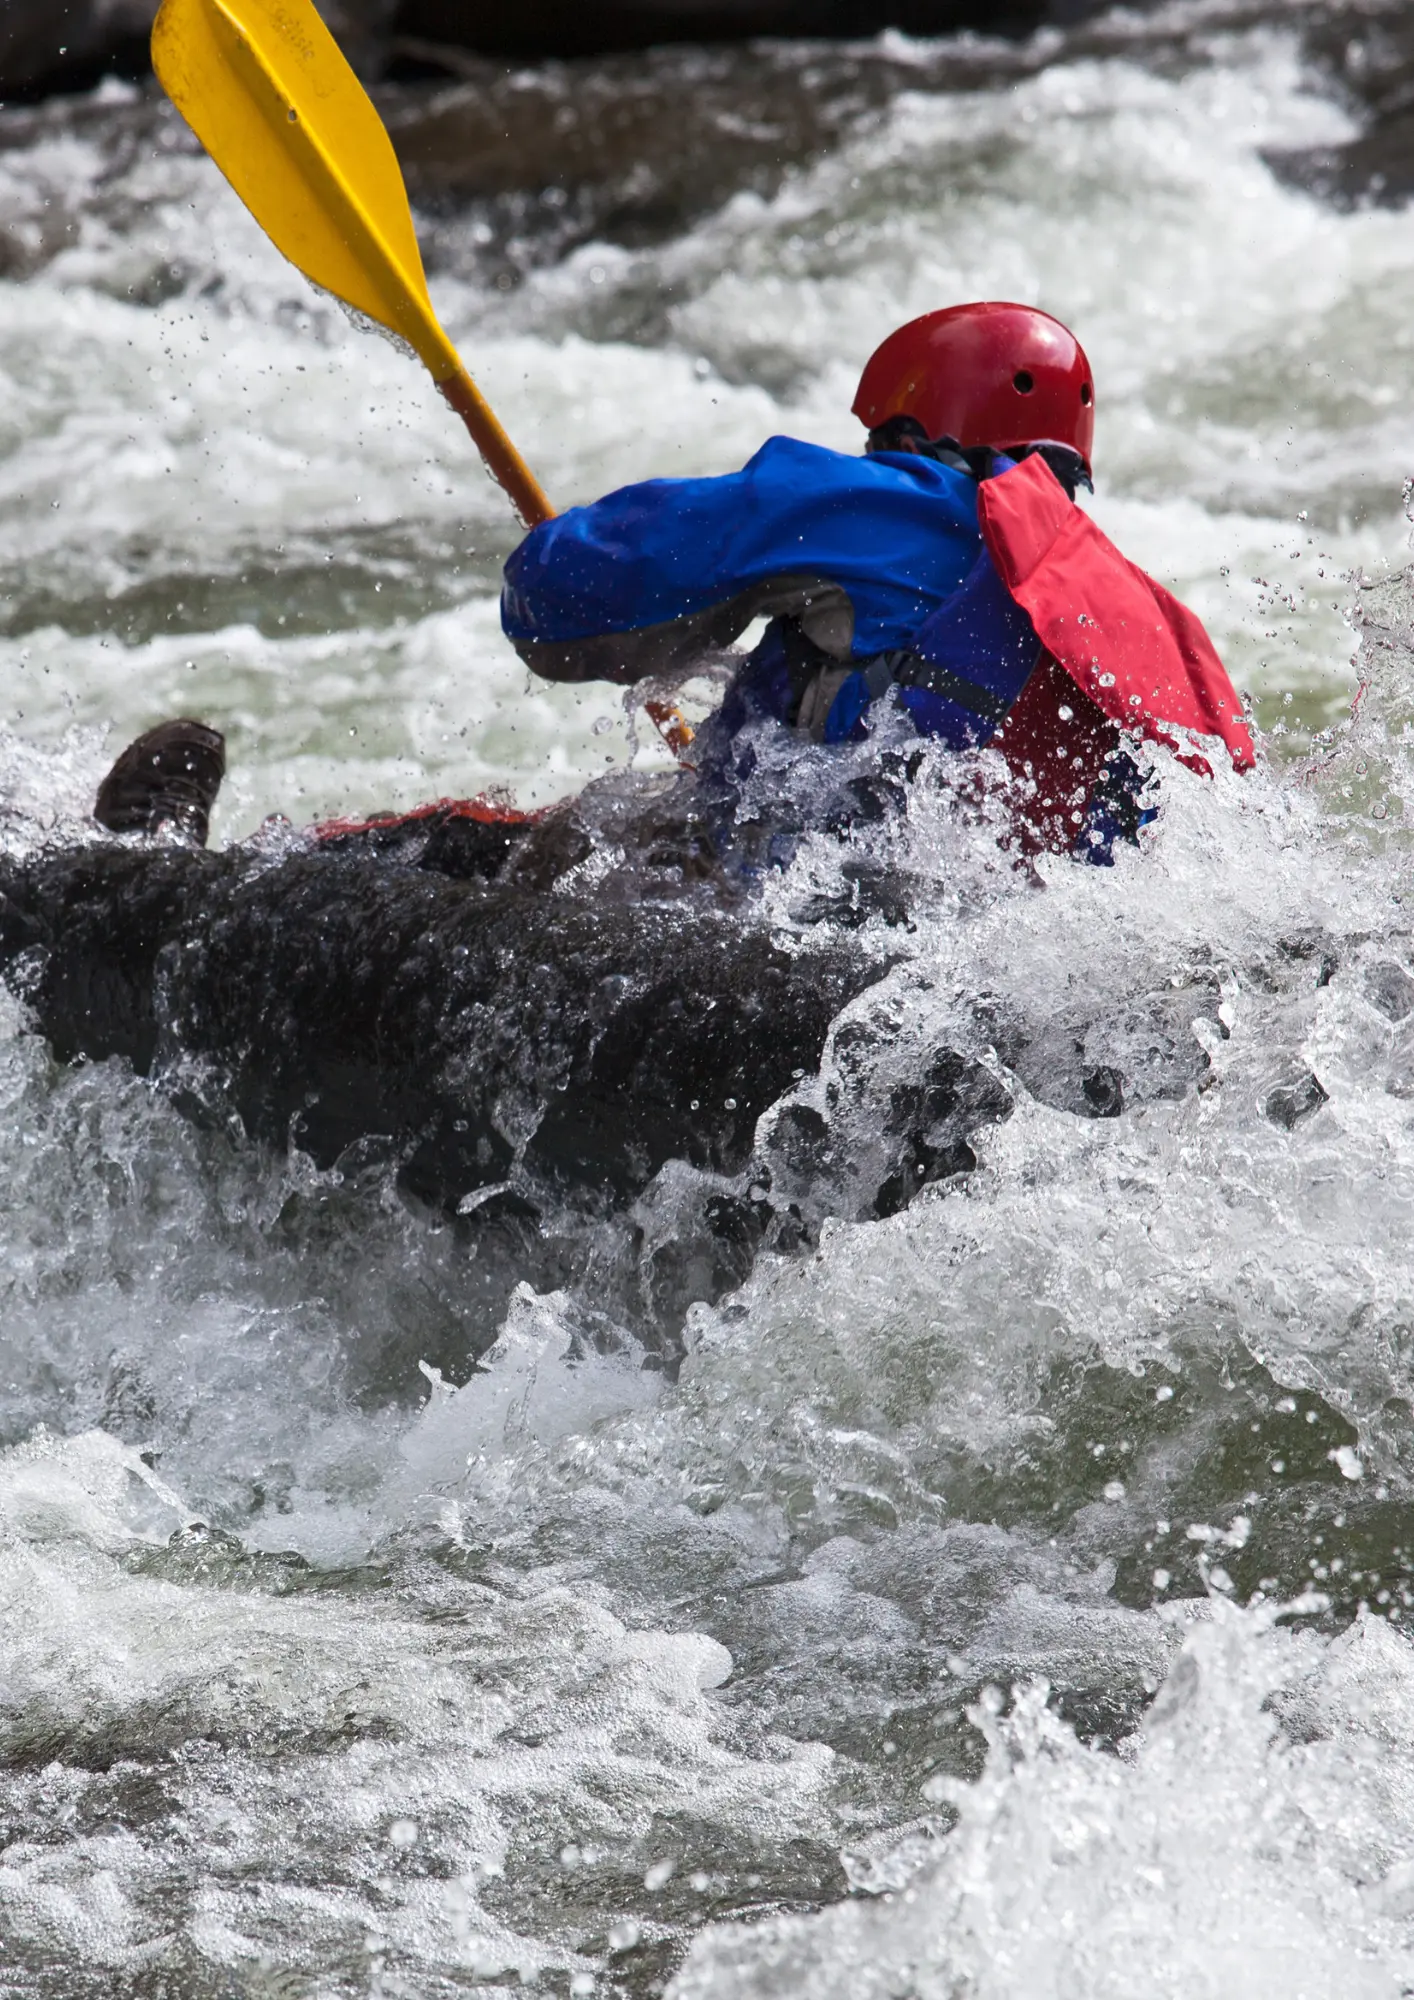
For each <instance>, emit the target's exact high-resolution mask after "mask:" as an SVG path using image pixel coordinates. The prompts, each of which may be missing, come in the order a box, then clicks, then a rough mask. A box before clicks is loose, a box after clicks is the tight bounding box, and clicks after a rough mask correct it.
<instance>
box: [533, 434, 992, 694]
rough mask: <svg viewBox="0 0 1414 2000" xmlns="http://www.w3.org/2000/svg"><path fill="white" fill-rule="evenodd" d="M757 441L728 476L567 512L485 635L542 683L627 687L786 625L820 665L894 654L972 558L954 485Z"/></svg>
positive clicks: (781, 442)
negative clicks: (503, 641)
mask: <svg viewBox="0 0 1414 2000" xmlns="http://www.w3.org/2000/svg"><path fill="white" fill-rule="evenodd" d="M917 465H918V468H919V469H918V470H917V471H915V470H913V469H912V467H911V466H909V465H903V466H900V465H899V464H898V463H895V464H893V465H885V464H880V463H878V462H876V461H871V460H868V459H854V458H848V457H846V456H845V455H844V454H842V453H840V452H833V451H826V450H824V449H822V448H820V447H818V446H814V445H806V444H801V443H799V442H798V441H796V440H794V439H790V438H772V439H771V440H770V441H769V442H768V443H767V444H765V445H764V446H763V447H762V448H761V450H760V451H759V452H757V454H756V455H755V457H754V458H753V459H751V461H750V462H749V463H748V464H747V465H745V466H744V467H743V468H742V470H741V471H740V472H733V473H727V474H724V475H723V476H721V477H719V478H715V479H655V480H648V481H645V482H644V483H642V484H640V485H636V486H626V487H623V488H621V489H620V490H619V491H618V492H615V493H610V494H608V495H606V496H605V498H604V499H602V500H596V501H595V502H593V503H592V505H590V506H587V507H575V508H571V509H570V510H569V511H568V512H567V513H564V514H561V515H559V516H558V517H557V518H556V519H554V520H552V521H546V522H544V523H542V524H541V526H539V527H538V528H535V529H534V530H532V532H531V533H530V534H529V535H527V536H526V538H525V540H524V541H523V542H522V543H521V545H520V547H519V548H518V549H516V550H515V552H514V553H513V554H512V556H511V557H510V559H509V560H508V562H507V564H506V569H505V587H504V590H503V591H502V596H501V622H502V625H503V627H504V629H505V632H506V635H507V637H508V638H509V639H510V640H511V643H512V644H513V645H514V646H515V648H516V651H517V652H518V653H519V654H520V656H521V658H522V659H523V660H524V661H525V662H526V664H527V665H528V666H530V667H531V668H533V669H534V671H535V672H536V673H539V674H541V675H543V676H545V677H546V678H547V679H550V680H571V681H580V680H609V681H617V682H620V683H627V682H632V681H636V680H641V679H643V678H644V677H645V676H647V675H650V674H665V673H673V672H676V671H679V670H681V669H682V668H684V667H689V666H691V664H692V663H693V661H694V660H695V659H698V658H701V657H702V656H703V655H705V654H709V653H711V652H712V651H714V650H718V649H721V648H724V647H726V646H729V645H731V643H732V641H733V640H735V639H737V638H738V637H740V635H741V633H742V632H744V631H745V629H746V627H747V626H748V625H749V624H750V623H751V622H752V620H753V619H755V618H760V617H779V616H792V617H796V618H798V619H799V620H800V622H801V625H802V628H803V629H804V630H805V631H806V633H807V634H808V636H809V637H810V638H811V639H812V640H813V641H814V643H815V644H816V645H818V646H820V647H821V648H822V649H823V650H824V651H825V652H827V653H829V654H830V655H831V656H832V657H834V658H836V659H840V660H842V661H848V660H851V659H852V658H854V657H857V656H859V655H861V654H862V653H872V652H875V651H879V650H882V649H884V648H885V647H887V646H889V645H897V644H901V643H903V641H904V640H905V638H906V637H907V635H908V633H909V632H911V631H912V630H913V629H914V628H915V627H916V625H917V624H918V622H919V620H920V618H921V617H923V616H926V614H927V612H928V610H929V609H931V608H932V606H933V604H934V603H936V602H939V601H941V599H942V597H944V596H946V595H947V593H948V592H949V591H951V590H952V589H954V588H955V587H956V585H957V583H958V581H960V579H961V577H962V576H963V575H964V574H965V573H966V571H967V569H968V568H969V567H970V564H971V562H972V560H973V558H974V556H975V553H976V550H977V547H978V531H977V526H976V500H975V489H974V488H973V487H972V485H971V482H970V481H969V480H965V479H963V478H962V477H961V476H960V475H958V474H956V473H952V472H950V471H948V470H947V469H946V468H943V467H940V466H935V465H932V464H931V463H929V462H928V461H925V460H921V459H920V460H919V461H917Z"/></svg>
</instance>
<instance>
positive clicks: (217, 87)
mask: <svg viewBox="0 0 1414 2000" xmlns="http://www.w3.org/2000/svg"><path fill="white" fill-rule="evenodd" d="M152 66H153V68H154V69H155V70H156V72H157V75H158V77H159V79H160V81H161V84H162V88H163V89H164V90H165V91H166V93H167V95H168V96H169V97H170V98H171V100H172V102H173V103H174V104H175V105H176V107H177V109H178V110H179V111H180V112H181V114H182V116H183V118H185V119H186V121H187V123H188V125H190V126H191V128H192V130H193V132H195V133H196V136H197V137H198V139H200V141H201V143H202V144H203V146H205V148H206V150H207V152H208V153H209V154H210V155H211V157H212V159H213V160H214V161H215V162H216V164H217V166H218V167H219V168H220V169H221V171H222V173H223V174H224V175H225V176H226V179H227V180H228V181H229V182H230V183H231V186H232V187H233V188H234V189H235V191H236V193H237V194H238V195H239V196H240V198H241V200H242V201H243V202H244V203H245V205H246V207H247V208H248V209H249V210H250V212H251V214H252V215H253V216H254V217H255V219H256V221H257V222H258V223H259V224H260V226H261V228H262V229H263V230H264V231H265V233H266V235H267V236H268V237H269V238H270V240H271V242H272V243H274V244H275V246H276V248H277V249H279V250H282V251H283V252H284V254H285V255H286V256H287V257H288V258H289V260H290V262H291V263H292V264H295V265H297V266H298V267H299V269H300V270H301V271H303V272H304V274H305V276H306V277H307V278H310V279H312V280H313V281H314V283H315V284H316V285H320V286H322V287H323V289H324V290H325V291H326V292H333V293H334V295H335V297H336V298H340V299H342V300H343V301H344V302H345V304H347V305H350V306H352V307H353V309H354V310H355V311H356V312H359V313H362V314H364V315H365V317H367V318H368V319H372V320H376V321H377V322H378V324H379V325H380V326H385V327H387V328H388V329H389V331H390V332H392V333H396V334H399V335H401V337H402V338H403V339H404V340H405V341H406V342H407V343H408V345H409V346H410V347H411V348H412V349H413V350H414V351H415V352H416V354H417V355H418V357H419V359H420V360H421V361H422V362H423V363H424V364H425V365H426V367H427V369H428V370H429V372H430V374H431V376H432V379H433V381H434V382H435V383H436V384H437V386H438V388H439V389H440V390H441V391H442V394H443V395H444V396H445V397H446V399H447V401H448V402H449V403H450V404H451V406H452V408H453V409H454V410H455V411H456V412H457V415H458V416H459V417H461V419H462V420H463V422H464V423H465V425H466V427H467V429H468V430H469V431H470V432H471V435H472V440H473V442H474V443H475V445H476V448H477V450H478V451H479V452H480V453H481V456H482V458H483V460H484V461H485V464H486V469H487V471H488V472H489V473H490V474H491V476H492V478H493V479H496V480H499V482H500V484H501V485H502V486H503V487H504V488H505V491H506V493H507V494H508V496H509V498H510V502H511V505H512V506H513V507H514V508H515V510H516V512H517V514H519V516H520V518H521V520H522V521H523V522H524V523H525V525H526V526H527V527H533V526H534V525H535V523H536V522H537V521H547V520H549V519H550V517H551V516H552V515H553V513H554V511H555V510H554V508H553V507H551V505H550V503H549V501H548V500H547V499H546V498H545V495H544V494H543V493H542V492H541V490H540V487H539V485H538V484H537V482H536V480H535V478H534V475H533V474H532V473H531V471H530V469H529V467H528V466H527V465H526V463H525V461H524V459H523V458H522V457H521V455H520V453H519V452H518V451H517V450H516V448H515V446H514V445H513V444H512V443H511V441H510V439H509V438H508V437H507V436H506V433H505V432H504V431H503V430H502V428H501V425H500V423H499V422H498V420H497V417H496V414H495V412H494V411H493V410H492V408H491V406H490V404H489V403H488V402H487V401H486V399H485V397H484V396H483V395H482V394H481V391H480V390H479V389H478V388H477V386H476V384H475V383H474V382H473V381H472V379H471V377H470V376H469V375H468V374H467V372H466V370H465V368H463V367H462V364H461V361H460V359H459V358H458V355H457V351H456V349H455V348H454V347H453V346H452V343H451V341H450V340H448V338H447V336H446V334H445V333H444V332H443V331H442V328H441V326H440V325H439V324H438V321H437V315H436V314H435V313H434V312H433V310H432V301H431V300H430V299H429V298H428V296H427V280H426V278H425V277H424V275H423V270H422V257H421V254H420V252H419V250H418V247H417V237H416V236H415V234H414V233H413V226H412V215H411V213H410V211H409V209H408V199H407V191H406V189H405V188H404V186H403V177H402V174H401V172H400V171H399V168H398V162H397V157H396V155H395V154H394V152H393V146H392V141H391V140H390V139H389V137H388V134H387V132H386V131H385V130H384V129H383V122H382V120H381V119H380V118H379V116H378V113H377V112H376V111H375V110H374V108H373V106H372V104H371V103H370V102H369V100H368V96H367V94H366V92H365V91H364V89H363V86H362V84H360V82H359V80H358V78H357V77H356V76H355V75H354V73H353V71H352V70H351V69H350V68H349V66H348V63H347V62H346V61H345V60H344V57H343V54H342V53H341V51H340V49H339V46H338V43H337V42H336V41H335V40H334V37H333V36H332V35H331V34H330V33H329V30H328V29H327V28H326V27H325V25H324V23H323V21H321V20H320V18H319V16H318V14H317V13H316V12H315V10H314V7H313V5H312V4H311V0H162V8H161V11H160V13H159V14H158V16H157V19H156V22H155V23H154V24H153V29H152Z"/></svg>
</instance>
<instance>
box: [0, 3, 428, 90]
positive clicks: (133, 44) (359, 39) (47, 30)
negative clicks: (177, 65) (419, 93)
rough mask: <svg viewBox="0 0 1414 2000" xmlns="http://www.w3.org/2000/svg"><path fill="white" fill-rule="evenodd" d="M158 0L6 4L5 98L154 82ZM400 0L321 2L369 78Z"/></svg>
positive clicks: (0, 38) (0, 74)
mask: <svg viewBox="0 0 1414 2000" xmlns="http://www.w3.org/2000/svg"><path fill="white" fill-rule="evenodd" d="M157 6H158V0H58V4H57V5H56V4H55V0H3V4H0V97H5V98H37V97H46V96H48V95H50V94H51V93H52V92H54V91H72V90H89V89H91V88H92V86H93V85H94V84H95V83H97V82H98V81H99V80H100V79H101V78H102V77H105V76H118V77H128V78H133V79H136V78H138V77H143V76H146V75H147V73H148V69H149V67H150V65H149V61H148V37H149V36H150V34H151V32H152V23H153V19H154V17H155V16H156V13H157ZM396 6H397V0H319V9H320V12H321V13H322V14H323V15H324V17H325V19H326V20H327V21H328V23H329V25H330V27H331V28H332V29H333V30H334V33H335V34H336V35H337V36H338V38H339V41H340V42H341V44H342V45H343V48H344V52H345V54H346V55H347V56H348V58H349V60H350V62H352V64H353V66H354V68H355V69H357V70H358V71H359V73H360V74H361V75H364V76H375V75H378V74H380V73H381V71H382V69H383V67H384V64H385V62H386V60H387V38H388V33H389V31H390V29H391V27H392V25H393V15H394V11H395V9H396Z"/></svg>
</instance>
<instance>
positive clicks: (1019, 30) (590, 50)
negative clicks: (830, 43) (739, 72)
mask: <svg viewBox="0 0 1414 2000" xmlns="http://www.w3.org/2000/svg"><path fill="white" fill-rule="evenodd" d="M1077 11H1078V10H1077ZM1056 18H1057V14H1056V11H1055V10H1053V8H1052V6H1051V4H1050V0H981V3H980V4H979V0H886V4H883V5H880V4H879V0H521V4H520V5H519V6H517V7H501V8H495V7H488V8H477V9H475V10H473V9H470V8H468V7H466V6H464V5H463V4H462V0H402V5H401V7H400V8H399V12H398V32H399V35H400V36H403V37H406V38H409V39H413V40H420V41H423V42H431V43H442V44H444V45H445V44H451V45H454V46H460V47H471V48H474V49H476V50H477V51H478V52H479V53H481V54H484V55H508V56H519V57H525V56H537V55H551V54H553V55H560V56H573V55H602V54H606V53H610V52H612V51H614V50H620V49H641V48H646V47H648V46H650V45H652V44H655V43H660V44H661V43H667V42H736V41H743V40H745V39H747V38H749V37H756V36H767V35H770V36H808V37H810V38H812V39H813V38H816V37H819V38H821V39H825V38H837V37H838V38H843V37H858V36H867V35H876V34H878V33H879V31H880V29H882V28H888V27H892V28H900V29H902V30H903V31H904V32H905V33H907V34H914V35H949V34H956V33H957V32H958V31H959V30H961V29H964V28H974V29H982V30H985V31H986V32H987V33H990V34H1002V35H1005V34H1025V33H1027V32H1028V31H1029V30H1031V29H1034V28H1038V27H1040V26H1042V24H1043V23H1045V22H1047V21H1053V20H1055V19H1056Z"/></svg>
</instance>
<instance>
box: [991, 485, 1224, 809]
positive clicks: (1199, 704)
mask: <svg viewBox="0 0 1414 2000" xmlns="http://www.w3.org/2000/svg"><path fill="white" fill-rule="evenodd" d="M977 511H978V519H979V521H980V523H981V528H982V534H983V538H984V539H985V541H986V544H987V548H988V550H989V551H990V553H991V557H992V561H993V562H994V563H995V564H996V566H997V572H998V574H999V575H1000V577H1001V579H1002V581H1003V583H1004V584H1005V585H1006V587H1007V589H1008V590H1009V591H1010V592H1011V594H1012V596H1013V597H1014V598H1015V599H1016V601H1017V603H1018V604H1019V605H1021V606H1022V608H1023V610H1025V611H1026V612H1027V614H1028V615H1029V617H1030V619H1031V622H1032V624H1033V625H1034V626H1035V628H1036V636H1037V638H1038V639H1039V640H1040V642H1041V644H1042V645H1043V646H1044V647H1045V649H1046V651H1047V652H1048V653H1050V654H1051V655H1052V657H1053V658H1054V659H1056V660H1057V661H1059V663H1060V665H1061V666H1062V667H1064V669H1065V671H1066V673H1067V674H1068V675H1069V676H1070V678H1071V680H1073V681H1074V683H1075V685H1076V686H1077V687H1078V688H1079V689H1080V691H1081V692H1082V694H1084V695H1085V696H1087V697H1088V699H1089V700H1090V701H1091V702H1093V703H1095V705H1096V706H1097V707H1098V708H1100V709H1101V710H1102V711H1103V712H1104V714H1105V715H1107V716H1108V717H1109V719H1110V720H1111V721H1112V722H1114V723H1116V724H1118V726H1119V727H1120V728H1121V729H1126V730H1131V731H1134V732H1136V733H1140V734H1143V735H1144V736H1147V737H1149V738H1150V739H1151V740H1152V741H1154V742H1158V743H1167V744H1169V745H1170V746H1171V747H1173V744H1174V739H1173V738H1172V736H1170V735H1169V734H1168V733H1167V731H1166V729H1165V727H1164V725H1165V724H1167V725H1168V726H1169V728H1178V729H1188V730H1192V731H1193V733H1194V734H1195V735H1198V736H1217V737H1220V738H1221V739H1222V741H1223V743H1224V744H1225V745H1226V747H1227V751H1228V754H1229V756H1230V757H1231V758H1232V761H1233V763H1234V764H1235V765H1236V767H1237V769H1238V770H1239V771H1245V770H1247V769H1249V768H1250V767H1251V765H1252V764H1253V763H1254V762H1255V756H1254V752H1253V747H1252V734H1251V731H1250V729H1249V728H1248V725H1247V719H1246V717H1245V715H1244V714H1243V710H1242V703H1241V701H1240V700H1239V699H1238V696H1237V691H1236V689H1235V688H1234V687H1233V685H1232V682H1231V681H1230V680H1229V679H1228V677H1227V669H1226V668H1225V667H1224V666H1223V663H1222V661H1221V660H1220V659H1219V658H1218V656H1217V653H1216V652H1215V651H1214V650H1213V643H1212V641H1211V639H1209V637H1208V635H1207V633H1206V632H1205V631H1204V630H1203V627H1202V625H1201V624H1200V623H1199V621H1198V619H1197V618H1196V617H1195V616H1194V615H1193V613H1192V612H1191V611H1190V610H1189V609H1188V608H1187V606H1186V605H1183V604H1180V603H1179V601H1178V599H1177V598H1176V597H1173V596H1171V595H1170V593H1169V592H1168V591H1167V590H1165V589H1164V587H1163V585H1162V584H1160V583H1155V582H1154V579H1153V578H1152V577H1150V576H1146V575H1145V574H1144V572H1143V570H1142V569H1139V568H1138V567H1136V565H1135V564H1134V563H1132V562H1129V561H1127V560H1126V558H1125V557H1124V556H1122V555H1121V554H1120V552H1119V550H1118V549H1117V548H1116V547H1115V545H1114V543H1113V542H1112V541H1110V540H1109V539H1108V537H1107V536H1105V535H1103V534H1101V532H1100V530H1099V529H1098V528H1097V527H1096V526H1095V523H1094V522H1093V521H1092V520H1091V519H1090V517H1089V515H1088V514H1086V513H1084V512H1083V511H1082V510H1081V509H1080V508H1079V507H1077V506H1076V505H1075V503H1074V501H1073V500H1071V499H1069V498H1068V497H1067V495H1066V492H1065V489H1064V487H1063V486H1062V485H1061V483H1060V481H1059V480H1058V479H1057V478H1056V476H1055V474H1054V473H1053V472H1052V471H1051V468H1050V467H1049V466H1048V465H1047V464H1046V462H1045V460H1044V459H1043V458H1042V457H1041V456H1040V455H1039V453H1038V454H1036V455H1035V456H1034V457H1031V458H1026V459H1023V460H1022V461H1021V463H1020V464H1019V465H1018V466H1016V467H1014V468H1013V469H1012V470H1011V471H1009V472H1005V473H1002V474H1001V475H1000V476H999V477H998V478H995V479H987V480H984V481H983V482H982V485H981V487H980V489H979V492H978V506H977ZM1023 700H1024V697H1023ZM1185 761H1186V762H1191V763H1195V764H1198V765H1201V764H1202V760H1201V759H1199V758H1186V759H1185ZM1204 768H1206V767H1204Z"/></svg>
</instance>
